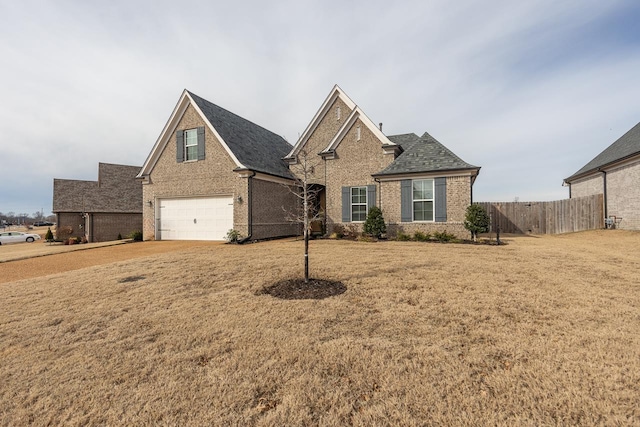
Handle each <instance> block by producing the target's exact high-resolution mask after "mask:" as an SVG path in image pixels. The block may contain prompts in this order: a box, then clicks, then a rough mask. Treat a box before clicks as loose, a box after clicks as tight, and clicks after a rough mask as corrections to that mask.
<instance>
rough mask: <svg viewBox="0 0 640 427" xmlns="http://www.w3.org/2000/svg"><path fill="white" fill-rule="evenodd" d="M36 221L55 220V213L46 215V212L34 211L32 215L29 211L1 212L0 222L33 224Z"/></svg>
mask: <svg viewBox="0 0 640 427" xmlns="http://www.w3.org/2000/svg"><path fill="white" fill-rule="evenodd" d="M36 221H49V222H55V221H56V216H55V215H48V216H45V215H44V212H42V211H39V212H34V213H32V214H31V215H29V214H28V213H15V212H6V213H5V212H0V224H15V225H21V224H33V223H34V222H36Z"/></svg>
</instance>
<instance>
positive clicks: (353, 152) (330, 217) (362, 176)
mask: <svg viewBox="0 0 640 427" xmlns="http://www.w3.org/2000/svg"><path fill="white" fill-rule="evenodd" d="M358 126H360V132H361V133H360V140H359V141H358V140H357V135H356V134H357V130H356V129H357V127H358ZM381 147H382V141H380V140H379V139H378V138H377V137H376V136H375V135H374V134H373V133H372V132H371V131H370V130H369V129H368V128H367V127H366V126H365V125H364V124H363V123H362V122H361V121H360V119H358V120H356V122H355V123H354V124H353V126H352V127H351V129H350V130H349V131H348V132H347V134H346V135H345V137H344V139H343V140H342V142H341V143H340V144H339V145H338V147H337V148H336V152H335V158H334V159H331V160H327V161H326V167H327V180H326V197H327V199H326V200H327V201H326V203H327V209H326V215H327V231H328V232H329V233H331V232H332V227H333V224H342V187H343V186H349V187H351V186H365V185H372V184H376V182H375V181H374V179H373V177H372V176H371V175H372V174H374V173H376V172H379V171H381V170H383V169H384V168H386V167H387V166H388V165H389V164H390V163H391V162H392V161H393V154H384V152H383V150H382V148H381ZM376 198H377V196H376Z"/></svg>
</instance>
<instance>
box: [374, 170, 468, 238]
mask: <svg viewBox="0 0 640 427" xmlns="http://www.w3.org/2000/svg"><path fill="white" fill-rule="evenodd" d="M446 181H447V221H446V222H402V221H401V212H400V181H385V182H382V183H381V186H382V197H381V199H382V205H381V209H382V214H383V215H384V218H385V221H386V222H387V224H388V230H387V233H388V235H389V236H390V237H395V236H396V234H397V233H398V232H399V231H401V232H403V233H405V234H413V233H415V232H416V231H421V232H423V233H433V232H435V231H438V232H443V231H446V232H447V233H452V234H455V235H456V236H457V237H459V238H467V237H469V231H467V229H465V228H464V224H463V222H464V216H465V212H466V209H467V206H469V205H470V204H471V177H468V176H453V177H447V178H446Z"/></svg>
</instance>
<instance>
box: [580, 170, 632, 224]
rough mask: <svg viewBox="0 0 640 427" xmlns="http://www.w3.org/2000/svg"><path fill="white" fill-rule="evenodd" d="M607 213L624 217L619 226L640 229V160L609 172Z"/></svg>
mask: <svg viewBox="0 0 640 427" xmlns="http://www.w3.org/2000/svg"><path fill="white" fill-rule="evenodd" d="M572 196H573V188H572ZM607 214H608V215H609V216H616V217H618V218H620V217H621V218H622V221H620V223H619V225H618V228H621V229H626V230H640V160H638V161H637V162H635V163H632V164H629V165H626V166H623V167H620V168H617V169H612V170H611V171H609V172H607Z"/></svg>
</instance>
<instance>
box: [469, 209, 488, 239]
mask: <svg viewBox="0 0 640 427" xmlns="http://www.w3.org/2000/svg"><path fill="white" fill-rule="evenodd" d="M464 228H466V229H467V230H469V231H470V232H471V237H472V238H473V241H474V242H477V241H478V233H485V232H487V231H489V215H488V214H487V211H486V210H485V209H484V208H483V207H482V206H480V205H477V204H473V205H470V206H469V207H467V213H466V214H465V217H464Z"/></svg>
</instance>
